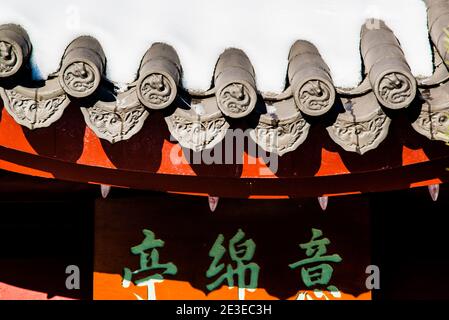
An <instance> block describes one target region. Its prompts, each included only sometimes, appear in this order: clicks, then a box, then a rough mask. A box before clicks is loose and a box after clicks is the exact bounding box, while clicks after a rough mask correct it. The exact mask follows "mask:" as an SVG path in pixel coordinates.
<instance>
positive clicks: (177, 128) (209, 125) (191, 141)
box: [165, 97, 229, 152]
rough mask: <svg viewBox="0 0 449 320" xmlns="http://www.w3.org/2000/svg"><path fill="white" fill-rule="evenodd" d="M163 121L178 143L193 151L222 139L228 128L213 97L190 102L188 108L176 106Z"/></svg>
mask: <svg viewBox="0 0 449 320" xmlns="http://www.w3.org/2000/svg"><path fill="white" fill-rule="evenodd" d="M165 122H166V123H167V127H168V130H169V131H170V133H171V135H172V136H173V137H174V138H175V139H176V140H177V141H178V142H179V144H180V145H181V146H182V147H184V148H189V149H191V150H193V151H195V152H200V151H204V150H207V149H211V148H213V147H214V146H215V145H217V144H218V143H220V141H222V140H223V139H224V137H225V136H226V132H227V130H228V128H229V123H228V122H227V121H226V119H225V117H224V116H223V114H222V113H221V111H220V109H218V106H217V101H216V99H215V98H214V97H210V98H206V99H204V100H202V101H201V103H195V104H192V106H191V108H189V109H182V108H177V109H176V110H175V112H174V113H173V114H172V115H170V116H168V117H166V118H165Z"/></svg>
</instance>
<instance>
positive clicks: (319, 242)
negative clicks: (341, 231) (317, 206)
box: [289, 229, 342, 289]
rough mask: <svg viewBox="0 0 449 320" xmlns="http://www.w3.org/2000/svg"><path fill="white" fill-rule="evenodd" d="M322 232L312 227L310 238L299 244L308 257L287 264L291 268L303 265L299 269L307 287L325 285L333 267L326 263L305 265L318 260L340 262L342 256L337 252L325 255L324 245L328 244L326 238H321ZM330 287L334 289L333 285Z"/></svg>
mask: <svg viewBox="0 0 449 320" xmlns="http://www.w3.org/2000/svg"><path fill="white" fill-rule="evenodd" d="M322 235H323V232H322V231H321V230H318V229H312V240H310V241H309V242H308V243H303V244H300V245H299V246H300V247H301V249H305V250H306V256H307V257H309V258H306V259H303V260H301V261H298V262H295V263H292V264H290V265H289V267H290V268H291V269H296V268H298V267H303V268H302V269H301V278H302V280H303V282H304V284H305V285H306V286H307V287H312V286H314V285H317V284H319V285H327V284H328V283H329V281H330V279H331V277H332V273H333V271H334V269H333V268H332V266H331V265H330V264H328V263H321V264H319V265H315V266H310V267H307V265H311V264H316V263H319V262H341V261H342V258H341V257H340V256H339V255H338V254H333V255H326V253H327V248H326V246H327V245H328V244H330V241H329V239H328V238H322V239H320V238H321V237H322ZM330 287H332V289H334V287H333V286H330Z"/></svg>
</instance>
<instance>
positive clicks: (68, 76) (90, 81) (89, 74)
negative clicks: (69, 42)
mask: <svg viewBox="0 0 449 320" xmlns="http://www.w3.org/2000/svg"><path fill="white" fill-rule="evenodd" d="M63 81H64V85H65V87H66V88H67V89H68V93H69V94H72V93H73V94H74V95H77V94H82V95H83V96H85V95H89V94H91V93H92V92H93V91H95V89H96V87H97V84H98V82H99V81H100V80H99V79H97V77H96V73H95V70H94V68H93V67H92V66H90V65H89V64H88V63H85V62H74V63H71V64H70V65H68V66H67V68H65V70H64V73H63Z"/></svg>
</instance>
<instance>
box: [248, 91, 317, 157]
mask: <svg viewBox="0 0 449 320" xmlns="http://www.w3.org/2000/svg"><path fill="white" fill-rule="evenodd" d="M270 110H271V111H272V112H271V113H266V114H263V115H261V116H260V119H259V124H258V125H257V127H256V128H255V129H253V130H251V131H250V136H251V138H252V139H253V141H254V142H256V143H257V144H258V145H259V146H260V147H261V148H262V149H263V150H265V151H267V152H273V153H276V154H278V155H279V156H282V155H284V154H285V153H287V152H291V151H294V150H296V149H297V148H298V147H299V146H300V145H301V144H302V143H303V142H304V141H305V140H306V138H307V135H308V133H309V129H310V124H309V123H308V122H307V121H306V120H305V119H304V118H303V116H302V115H301V113H300V112H299V111H298V110H297V109H296V107H295V104H294V102H293V99H292V98H290V99H288V100H282V101H280V102H276V103H274V105H273V106H271V108H270Z"/></svg>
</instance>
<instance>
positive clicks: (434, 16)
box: [425, 0, 449, 63]
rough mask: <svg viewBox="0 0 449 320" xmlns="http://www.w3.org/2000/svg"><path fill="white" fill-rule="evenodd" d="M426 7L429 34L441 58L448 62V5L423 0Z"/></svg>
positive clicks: (442, 1) (441, 0) (435, 0)
mask: <svg viewBox="0 0 449 320" xmlns="http://www.w3.org/2000/svg"><path fill="white" fill-rule="evenodd" d="M425 3H426V5H427V19H428V26H429V34H430V38H431V39H432V42H433V44H434V45H435V47H436V48H437V50H438V52H439V54H440V56H441V58H442V59H443V61H445V62H446V63H447V62H448V61H449V52H448V47H447V46H448V44H447V39H448V33H449V3H448V2H447V1H444V0H425Z"/></svg>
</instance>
